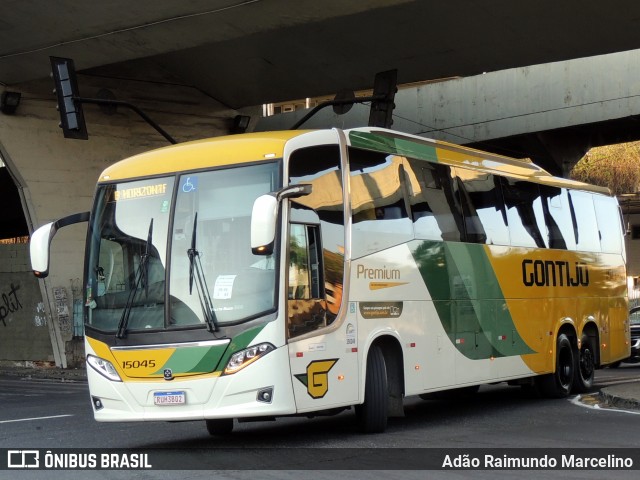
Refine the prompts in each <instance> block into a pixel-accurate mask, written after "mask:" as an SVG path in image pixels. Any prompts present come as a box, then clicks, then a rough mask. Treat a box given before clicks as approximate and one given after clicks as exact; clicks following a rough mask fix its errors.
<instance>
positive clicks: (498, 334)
mask: <svg viewBox="0 0 640 480" xmlns="http://www.w3.org/2000/svg"><path fill="white" fill-rule="evenodd" d="M414 245H415V248H414V249H413V256H414V259H415V261H416V264H417V265H418V268H419V270H420V273H421V275H422V278H423V279H424V282H425V284H426V286H427V289H428V290H429V294H430V295H431V298H432V300H433V303H434V306H435V308H436V311H437V312H438V316H439V317H440V321H441V322H442V326H443V328H444V330H445V331H446V332H447V335H448V336H449V339H450V340H451V342H452V343H453V344H454V345H455V347H456V348H457V349H458V351H459V352H460V353H462V354H463V355H465V356H466V357H467V358H470V359H473V360H480V359H486V358H490V357H505V356H513V355H524V354H528V353H534V351H533V350H532V349H531V348H529V346H528V345H527V344H526V343H525V342H524V340H523V339H522V337H521V336H520V335H519V334H518V331H517V329H516V326H515V324H514V322H513V319H512V318H511V314H510V312H509V309H508V308H507V304H506V301H505V299H504V295H503V293H502V290H501V288H500V284H499V282H498V278H497V277H496V275H495V272H494V271H493V268H492V266H491V263H490V261H489V259H488V258H487V254H486V251H485V249H484V245H480V244H469V243H460V242H438V241H420V242H417V243H415V244H414Z"/></svg>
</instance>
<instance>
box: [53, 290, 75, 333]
mask: <svg viewBox="0 0 640 480" xmlns="http://www.w3.org/2000/svg"><path fill="white" fill-rule="evenodd" d="M53 297H54V298H55V302H56V316H57V317H58V322H59V325H60V331H61V332H62V333H70V332H71V316H70V315H69V302H68V298H67V289H66V288H64V287H55V288H54V289H53Z"/></svg>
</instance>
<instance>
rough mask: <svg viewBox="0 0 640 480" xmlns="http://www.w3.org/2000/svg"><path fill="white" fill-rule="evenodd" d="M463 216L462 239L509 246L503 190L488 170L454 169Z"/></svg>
mask: <svg viewBox="0 0 640 480" xmlns="http://www.w3.org/2000/svg"><path fill="white" fill-rule="evenodd" d="M455 174H456V176H457V178H458V181H459V192H460V200H461V203H462V212H463V215H464V225H465V239H466V241H467V242H472V243H487V244H489V245H509V229H508V227H507V223H506V221H507V218H506V214H505V207H504V202H503V199H502V190H501V188H500V183H499V182H497V179H496V178H495V177H494V176H493V175H491V174H489V173H481V172H475V171H473V170H466V169H462V168H456V169H455Z"/></svg>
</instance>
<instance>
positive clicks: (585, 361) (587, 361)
mask: <svg viewBox="0 0 640 480" xmlns="http://www.w3.org/2000/svg"><path fill="white" fill-rule="evenodd" d="M593 371H594V361H593V352H592V351H591V349H590V348H588V347H586V348H584V349H583V350H582V352H580V374H581V375H582V378H584V379H589V378H591V375H593Z"/></svg>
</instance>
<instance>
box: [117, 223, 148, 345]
mask: <svg viewBox="0 0 640 480" xmlns="http://www.w3.org/2000/svg"><path fill="white" fill-rule="evenodd" d="M152 240H153V218H152V219H151V222H150V223H149V233H148V234H147V243H146V244H145V247H144V253H143V254H142V255H140V263H139V264H138V268H137V269H136V275H135V284H134V286H133V288H132V289H131V291H130V292H129V296H128V297H127V303H125V305H124V308H123V309H122V316H121V317H120V322H118V332H117V333H116V338H124V337H125V336H126V334H127V324H128V323H129V314H130V313H131V307H133V299H134V298H135V296H136V293H138V288H140V283H143V284H144V288H145V295H146V296H147V297H148V296H149V280H148V277H149V261H148V260H149V254H150V251H151V242H152Z"/></svg>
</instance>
